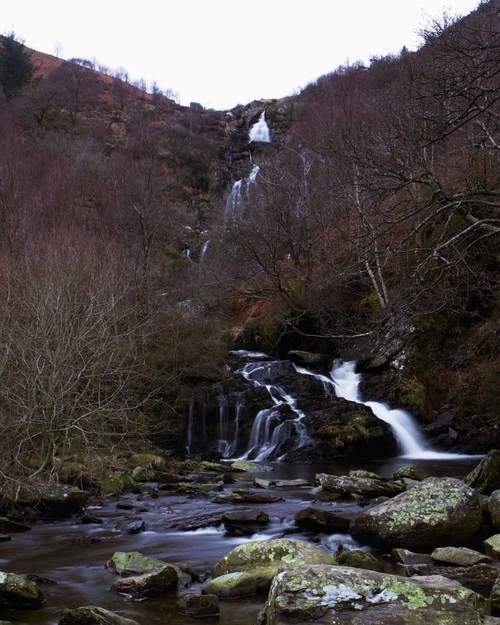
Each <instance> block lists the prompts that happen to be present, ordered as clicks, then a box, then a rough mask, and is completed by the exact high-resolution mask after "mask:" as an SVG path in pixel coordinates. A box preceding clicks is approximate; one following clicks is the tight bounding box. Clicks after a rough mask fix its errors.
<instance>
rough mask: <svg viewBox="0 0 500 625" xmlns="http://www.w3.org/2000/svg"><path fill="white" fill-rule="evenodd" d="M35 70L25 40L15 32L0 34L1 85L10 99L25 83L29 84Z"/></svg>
mask: <svg viewBox="0 0 500 625" xmlns="http://www.w3.org/2000/svg"><path fill="white" fill-rule="evenodd" d="M34 72H35V66H34V64H33V62H32V60H31V53H29V52H28V51H27V50H26V48H25V46H24V42H23V41H20V40H18V39H16V36H15V34H14V33H13V32H11V33H9V34H8V35H2V36H0V87H2V89H3V91H4V93H5V96H6V97H7V98H8V99H10V98H11V97H12V96H13V95H14V94H15V93H16V92H17V91H19V89H21V87H23V85H25V84H27V83H28V82H29V81H30V80H31V78H32V77H33V74H34Z"/></svg>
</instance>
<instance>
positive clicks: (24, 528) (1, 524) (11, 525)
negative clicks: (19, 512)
mask: <svg viewBox="0 0 500 625" xmlns="http://www.w3.org/2000/svg"><path fill="white" fill-rule="evenodd" d="M30 529H31V526H30V525H25V524H24V523H18V522H17V521H11V520H10V519H8V518H7V517H4V516H3V517H0V532H2V533H6V534H7V533H9V534H17V533H18V532H29V531H30Z"/></svg>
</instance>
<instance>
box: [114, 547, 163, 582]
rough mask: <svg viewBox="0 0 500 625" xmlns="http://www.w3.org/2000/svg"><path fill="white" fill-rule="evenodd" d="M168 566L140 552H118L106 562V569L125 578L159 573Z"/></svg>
mask: <svg viewBox="0 0 500 625" xmlns="http://www.w3.org/2000/svg"><path fill="white" fill-rule="evenodd" d="M166 564H167V563H166V562H164V561H163V560H158V559H157V558H148V557H147V556H144V555H143V554H142V553H139V552H138V551H128V552H127V551H116V552H115V553H114V554H113V556H112V557H111V559H110V560H108V561H107V562H106V568H107V569H110V570H111V571H114V572H115V573H117V574H118V575H123V576H124V577H125V576H129V575H141V574H143V573H149V572H152V571H159V570H160V569H162V568H163V567H164V566H165V565H166Z"/></svg>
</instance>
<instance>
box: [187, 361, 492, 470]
mask: <svg viewBox="0 0 500 625" xmlns="http://www.w3.org/2000/svg"><path fill="white" fill-rule="evenodd" d="M232 354H233V355H236V356H237V357H238V358H241V359H243V360H245V361H246V363H245V364H243V365H242V366H241V367H239V368H238V369H237V370H236V372H237V373H239V374H240V375H242V376H243V377H244V378H245V379H246V380H247V381H248V382H249V383H250V384H251V385H253V386H254V387H256V388H257V387H259V388H261V389H265V390H266V391H267V393H268V395H269V404H270V405H268V406H267V407H265V408H262V409H260V410H259V411H258V412H257V414H256V415H255V417H254V418H253V424H252V426H251V431H250V434H249V435H248V434H247V436H248V441H247V442H245V443H244V441H243V440H241V424H240V419H241V415H242V411H243V409H244V407H245V402H246V400H245V393H244V392H241V391H240V392H239V393H238V394H236V396H233V398H232V401H231V402H230V405H229V403H228V400H227V397H225V396H224V395H223V394H220V395H219V396H218V399H217V405H218V408H217V416H216V421H217V423H216V429H217V434H216V448H217V452H218V453H219V454H220V456H221V458H222V459H225V460H229V459H240V460H255V461H271V462H284V461H286V456H287V454H288V453H289V452H290V451H294V452H295V451H297V450H299V449H303V448H305V447H306V446H307V445H308V444H310V443H312V442H313V439H311V437H310V436H309V434H308V432H307V414H305V413H304V412H303V411H302V410H301V409H300V408H299V407H298V405H297V404H298V401H297V399H296V398H295V397H294V396H293V391H291V392H289V391H288V390H287V389H285V388H284V387H283V386H284V385H283V384H281V383H278V382H277V377H278V376H279V375H280V374H282V373H283V368H285V369H287V371H288V372H289V371H290V369H292V370H293V371H295V372H296V373H297V374H299V375H305V376H311V377H313V378H315V379H316V380H317V381H318V382H320V383H321V385H322V387H323V389H324V392H325V397H326V398H328V397H331V396H332V395H336V396H337V397H339V398H343V399H346V400H348V401H350V402H354V403H358V404H363V405H365V406H367V407H368V408H370V409H371V411H372V412H373V414H374V415H375V417H377V418H378V419H380V420H381V421H384V422H386V423H387V424H388V425H389V427H390V428H391V430H392V433H393V435H394V438H395V439H396V441H397V444H398V449H399V454H398V457H400V458H408V459H421V460H454V459H461V458H474V457H482V456H481V455H469V454H458V453H451V452H442V451H437V450H433V449H431V448H430V447H429V445H428V443H427V441H426V440H425V437H424V435H423V433H422V432H421V430H420V428H419V426H418V424H417V423H416V421H415V420H414V419H413V417H412V416H411V415H410V414H409V413H408V412H406V411H405V410H402V409H399V408H390V407H389V406H387V405H385V404H383V403H380V402H377V401H364V400H362V399H361V397H360V392H359V385H360V382H361V378H362V376H361V374H360V373H356V363H355V362H340V361H336V362H334V363H333V365H332V367H331V369H330V371H329V373H328V374H327V375H325V374H321V373H315V372H313V371H310V370H308V369H305V368H303V367H300V366H298V365H295V364H292V363H291V362H290V361H287V360H272V359H270V358H269V356H268V355H267V354H264V353H261V352H251V351H245V350H238V351H233V352H232ZM288 382H289V380H288ZM201 418H202V422H201V423H200V424H198V426H197V427H198V430H199V431H200V434H201V436H202V438H203V439H204V445H205V446H206V443H207V441H208V435H207V424H206V420H205V414H202V415H201ZM195 422H196V418H195V415H194V410H193V405H191V406H190V409H189V421H188V432H187V441H186V450H187V452H188V455H189V453H190V452H192V449H193V441H194V439H195V436H194V435H193V432H194V429H195V427H196V424H195ZM247 423H248V421H247ZM200 427H201V430H200ZM247 428H248V426H247ZM246 431H247V432H248V429H247V430H246ZM283 447H285V448H286V452H283Z"/></svg>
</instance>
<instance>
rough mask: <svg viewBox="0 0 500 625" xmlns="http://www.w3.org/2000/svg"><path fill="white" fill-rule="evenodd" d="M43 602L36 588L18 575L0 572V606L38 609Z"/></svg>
mask: <svg viewBox="0 0 500 625" xmlns="http://www.w3.org/2000/svg"><path fill="white" fill-rule="evenodd" d="M44 602H45V598H44V596H43V594H42V593H41V592H40V590H39V589H38V586H37V585H36V584H34V583H33V582H30V581H29V580H27V579H24V578H23V577H21V576H20V575H16V574H15V573H6V572H5V571H0V604H7V605H9V606H12V607H23V606H31V607H38V606H41V605H42V604H43V603H44Z"/></svg>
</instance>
